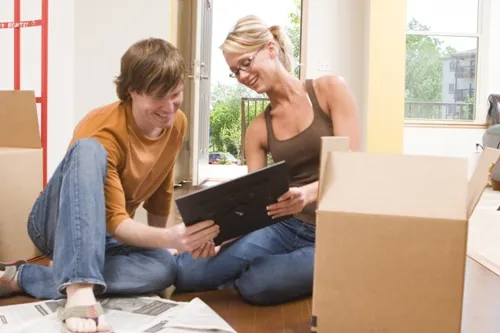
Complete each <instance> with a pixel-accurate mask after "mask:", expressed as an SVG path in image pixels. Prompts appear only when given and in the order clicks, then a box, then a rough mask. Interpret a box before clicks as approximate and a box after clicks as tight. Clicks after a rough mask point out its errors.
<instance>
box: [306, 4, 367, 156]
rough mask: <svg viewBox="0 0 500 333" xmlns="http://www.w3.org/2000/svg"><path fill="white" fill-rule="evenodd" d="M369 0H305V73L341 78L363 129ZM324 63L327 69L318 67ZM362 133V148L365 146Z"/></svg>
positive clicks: (308, 76) (365, 101) (364, 120)
mask: <svg viewBox="0 0 500 333" xmlns="http://www.w3.org/2000/svg"><path fill="white" fill-rule="evenodd" d="M369 2H370V1H369V0H349V1H346V0H309V8H308V11H309V14H308V17H307V22H308V27H307V51H306V76H307V78H316V77H319V76H322V75H328V74H335V75H341V76H343V77H344V78H345V80H346V82H347V84H348V85H349V87H350V89H351V90H352V92H353V94H354V97H355V98H356V101H357V102H358V107H359V112H360V118H361V128H362V133H365V132H366V117H367V116H366V104H367V99H366V97H367V85H368V76H367V71H368V38H369V21H368V20H369V16H368V15H369V7H368V6H369ZM320 65H328V67H329V68H330V69H329V70H320ZM365 139H366V138H365V137H364V135H362V137H361V143H362V148H364V147H365Z"/></svg>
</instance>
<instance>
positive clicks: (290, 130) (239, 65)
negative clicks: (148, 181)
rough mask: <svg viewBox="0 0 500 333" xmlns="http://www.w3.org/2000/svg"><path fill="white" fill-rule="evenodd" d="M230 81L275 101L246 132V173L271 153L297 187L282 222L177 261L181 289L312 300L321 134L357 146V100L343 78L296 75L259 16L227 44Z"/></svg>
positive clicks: (286, 50) (274, 208)
mask: <svg viewBox="0 0 500 333" xmlns="http://www.w3.org/2000/svg"><path fill="white" fill-rule="evenodd" d="M221 49H222V51H223V53H224V57H225V59H226V62H227V64H228V65H229V68H230V69H231V74H230V75H231V76H232V77H234V78H236V79H237V80H238V82H239V83H241V84H243V85H245V86H247V87H249V88H250V89H253V90H254V91H256V92H258V93H265V94H267V96H268V97H269V100H270V104H269V106H268V107H267V108H266V110H265V111H264V112H263V113H261V114H260V115H258V116H257V117H256V118H255V119H254V120H253V121H252V123H251V124H250V126H249V127H248V129H247V132H246V137H245V153H246V158H247V165H248V171H249V172H253V171H256V170H258V169H260V168H263V167H265V165H266V154H267V152H269V153H271V155H272V157H273V160H274V161H275V162H278V161H282V160H285V161H286V163H287V167H288V169H289V172H290V174H289V181H290V184H291V188H290V189H289V191H288V192H287V193H285V194H284V195H283V196H282V197H281V198H280V199H279V200H278V202H277V203H276V204H273V205H270V206H269V207H268V212H269V214H270V215H271V216H274V217H278V216H282V215H290V214H292V215H293V216H294V217H293V218H290V219H288V220H286V221H284V222H280V223H277V224H275V225H272V226H269V227H266V228H263V229H260V230H258V231H255V232H253V233H251V234H248V235H246V236H245V237H242V238H240V239H239V240H237V241H235V242H233V243H231V244H227V245H224V246H223V247H222V248H221V249H220V250H219V252H218V254H217V255H216V256H215V257H211V258H207V259H198V260H193V259H192V258H191V256H190V255H189V254H182V255H180V256H179V257H178V259H177V262H178V277H177V281H176V287H177V290H180V291H201V290H208V289H216V288H219V287H221V286H223V285H227V284H228V283H231V284H232V283H234V286H235V287H236V288H237V290H238V291H239V292H240V294H241V296H242V297H243V298H244V299H245V300H247V301H248V302H250V303H254V304H262V305H265V304H276V303H282V302H286V301H290V300H294V299H297V298H300V297H304V296H309V295H311V293H312V286H313V264H314V248H315V208H316V195H317V192H318V171H319V162H320V152H321V137H322V136H333V135H334V134H335V135H337V136H348V137H349V138H350V148H351V150H358V149H359V124H358V122H359V120H358V111H357V106H356V103H355V101H354V99H353V97H352V95H351V93H350V91H349V89H348V88H347V86H346V84H345V82H344V81H343V79H342V78H339V77H336V76H323V77H320V78H318V79H316V80H314V81H312V80H306V81H305V82H302V81H300V80H298V79H296V78H295V77H294V76H293V75H292V74H291V71H292V66H291V56H290V53H291V47H290V43H289V42H288V40H287V39H286V37H285V35H284V34H283V31H282V29H281V28H280V27H278V26H272V27H270V28H268V27H267V26H266V25H265V24H264V23H263V22H262V21H261V20H260V19H259V18H257V17H255V16H246V17H244V18H242V19H240V20H239V21H238V22H237V24H236V26H235V28H234V30H233V31H232V32H230V33H229V34H228V36H227V38H226V40H225V41H224V44H223V45H222V46H221Z"/></svg>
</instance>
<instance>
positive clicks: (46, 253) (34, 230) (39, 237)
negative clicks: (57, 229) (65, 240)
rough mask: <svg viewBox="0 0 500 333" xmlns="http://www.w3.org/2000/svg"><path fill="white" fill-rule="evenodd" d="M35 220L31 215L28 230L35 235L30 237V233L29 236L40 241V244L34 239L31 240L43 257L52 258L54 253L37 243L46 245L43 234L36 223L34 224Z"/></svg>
mask: <svg viewBox="0 0 500 333" xmlns="http://www.w3.org/2000/svg"><path fill="white" fill-rule="evenodd" d="M32 218H34V217H33V216H32V215H30V217H29V219H30V220H29V221H28V223H29V226H28V228H29V229H31V233H33V235H29V232H28V236H29V237H30V238H32V237H33V238H35V239H37V240H38V242H35V241H34V240H33V239H31V242H32V243H33V245H35V247H36V248H37V249H38V250H39V251H40V252H41V253H42V255H44V256H45V257H50V255H51V253H52V251H50V250H49V249H48V248H47V247H46V246H45V245H44V244H37V243H44V242H43V237H42V233H41V232H40V231H39V230H38V229H37V228H36V223H34V222H32V221H31V219H32Z"/></svg>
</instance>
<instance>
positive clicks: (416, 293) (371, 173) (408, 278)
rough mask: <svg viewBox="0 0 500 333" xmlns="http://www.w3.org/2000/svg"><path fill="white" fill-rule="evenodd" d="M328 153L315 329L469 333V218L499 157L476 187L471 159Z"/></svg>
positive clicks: (329, 332) (478, 174)
mask: <svg viewBox="0 0 500 333" xmlns="http://www.w3.org/2000/svg"><path fill="white" fill-rule="evenodd" d="M324 153H325V154H326V156H322V160H324V161H325V166H324V171H323V177H322V178H321V179H320V188H322V193H321V194H320V196H319V199H318V200H319V203H318V210H317V226H316V227H317V230H316V254H315V271H314V288H313V311H312V315H313V325H312V331H313V332H320V333H323V332H325V333H351V332H352V333H369V332H370V333H375V332H377V333H422V332H426V333H443V332H446V333H459V332H460V327H461V311H462V298H463V285H464V275H465V260H466V244H467V228H468V220H469V218H470V215H471V214H472V212H473V210H474V207H475V206H476V204H477V201H478V200H479V197H480V194H481V193H482V191H483V190H484V186H485V185H486V183H487V180H488V168H485V167H484V166H485V165H487V166H488V167H489V165H490V163H489V161H491V160H495V159H497V158H498V155H497V154H498V151H495V152H493V151H488V152H485V154H483V156H482V157H481V159H480V161H479V163H478V167H477V168H476V170H475V172H474V174H473V176H472V177H471V180H470V182H469V181H468V172H467V171H468V170H467V167H468V161H467V160H466V159H461V158H452V157H432V156H411V155H397V154H376V153H361V152H328V151H324ZM495 156H496V157H495ZM321 183H323V184H321Z"/></svg>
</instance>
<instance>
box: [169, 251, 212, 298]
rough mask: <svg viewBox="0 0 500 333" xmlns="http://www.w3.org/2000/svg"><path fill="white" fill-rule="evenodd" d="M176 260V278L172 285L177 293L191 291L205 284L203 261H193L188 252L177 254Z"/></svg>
mask: <svg viewBox="0 0 500 333" xmlns="http://www.w3.org/2000/svg"><path fill="white" fill-rule="evenodd" d="M176 259H177V276H176V279H175V282H174V283H175V287H176V288H177V289H178V290H179V291H192V290H195V289H196V287H199V286H201V285H202V284H203V283H204V282H206V281H204V279H203V270H204V267H202V266H203V264H202V262H203V261H205V260H204V259H198V260H195V259H193V257H192V256H191V254H190V253H188V252H184V253H181V254H179V255H178V256H177V257H176ZM200 273H201V274H200Z"/></svg>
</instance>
